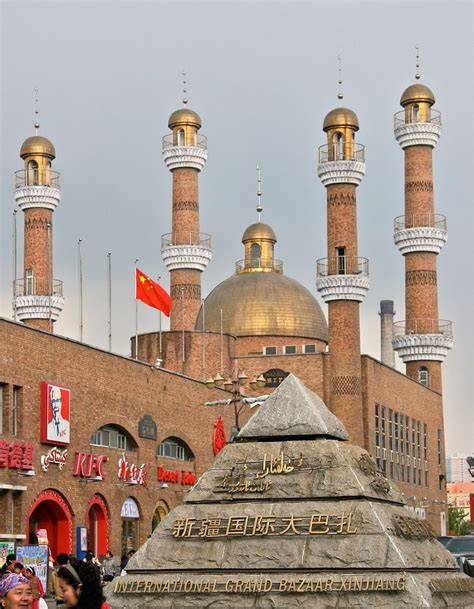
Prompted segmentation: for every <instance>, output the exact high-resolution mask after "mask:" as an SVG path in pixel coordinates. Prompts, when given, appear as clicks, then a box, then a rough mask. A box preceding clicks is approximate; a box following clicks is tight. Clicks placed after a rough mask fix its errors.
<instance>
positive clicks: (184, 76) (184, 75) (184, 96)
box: [181, 69, 188, 106]
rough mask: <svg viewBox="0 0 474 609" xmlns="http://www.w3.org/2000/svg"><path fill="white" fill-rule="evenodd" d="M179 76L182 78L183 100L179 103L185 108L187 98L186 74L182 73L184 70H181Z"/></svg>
mask: <svg viewBox="0 0 474 609" xmlns="http://www.w3.org/2000/svg"><path fill="white" fill-rule="evenodd" d="M181 74H182V76H183V99H182V100H181V101H182V102H183V106H185V105H186V104H187V103H188V98H187V96H186V94H187V92H188V86H187V81H186V72H185V71H184V69H183V70H181Z"/></svg>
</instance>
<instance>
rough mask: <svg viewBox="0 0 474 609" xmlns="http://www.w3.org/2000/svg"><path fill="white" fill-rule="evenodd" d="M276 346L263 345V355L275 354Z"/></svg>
mask: <svg viewBox="0 0 474 609" xmlns="http://www.w3.org/2000/svg"><path fill="white" fill-rule="evenodd" d="M276 352H277V348H276V347H263V353H264V355H276Z"/></svg>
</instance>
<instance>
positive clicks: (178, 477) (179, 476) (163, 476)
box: [158, 467, 196, 486]
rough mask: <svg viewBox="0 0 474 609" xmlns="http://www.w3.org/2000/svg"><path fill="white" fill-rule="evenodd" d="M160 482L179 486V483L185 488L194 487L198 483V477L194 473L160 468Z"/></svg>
mask: <svg viewBox="0 0 474 609" xmlns="http://www.w3.org/2000/svg"><path fill="white" fill-rule="evenodd" d="M158 481H159V482H173V483H174V484H178V483H179V482H180V483H181V484H182V485H183V486H192V485H193V484H195V483H196V475H195V474H194V473H193V472H185V471H183V470H181V471H180V472H177V471H172V470H169V469H165V468H164V467H158Z"/></svg>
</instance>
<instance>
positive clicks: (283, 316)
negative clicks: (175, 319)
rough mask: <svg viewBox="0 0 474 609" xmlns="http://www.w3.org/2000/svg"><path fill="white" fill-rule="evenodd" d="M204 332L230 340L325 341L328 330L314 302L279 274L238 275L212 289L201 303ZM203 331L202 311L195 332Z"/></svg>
mask: <svg viewBox="0 0 474 609" xmlns="http://www.w3.org/2000/svg"><path fill="white" fill-rule="evenodd" d="M204 303H205V306H204V310H205V330H206V331H210V332H220V315H221V310H222V321H223V330H224V332H225V333H227V334H232V335H233V336H288V337H304V338H310V339H320V340H323V341H327V338H328V329H327V323H326V319H325V317H324V313H323V312H322V310H321V307H320V306H319V304H318V302H317V300H316V299H315V298H314V296H313V295H312V294H311V292H310V291H309V290H307V289H306V288H305V287H304V286H302V285H301V284H299V283H298V282H297V281H295V280H294V279H290V278H289V277H286V276H285V275H283V274H281V273H275V272H269V273H241V274H238V275H234V276H233V277H229V279H226V280H225V281H223V282H222V283H220V284H219V285H218V286H217V287H215V288H214V289H213V290H212V292H211V293H210V294H209V296H208V297H207V298H206V299H205V301H204ZM201 329H202V308H201V310H200V312H199V315H198V318H197V321H196V330H201Z"/></svg>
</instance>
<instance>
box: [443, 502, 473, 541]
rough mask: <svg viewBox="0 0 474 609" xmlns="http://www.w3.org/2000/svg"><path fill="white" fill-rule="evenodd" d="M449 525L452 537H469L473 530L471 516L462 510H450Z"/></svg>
mask: <svg viewBox="0 0 474 609" xmlns="http://www.w3.org/2000/svg"><path fill="white" fill-rule="evenodd" d="M448 524H449V532H450V534H451V535H469V533H470V532H471V530H472V525H471V523H470V522H469V515H468V514H467V513H466V512H465V511H464V510H463V509H461V508H457V507H451V506H450V507H449V508H448Z"/></svg>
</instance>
